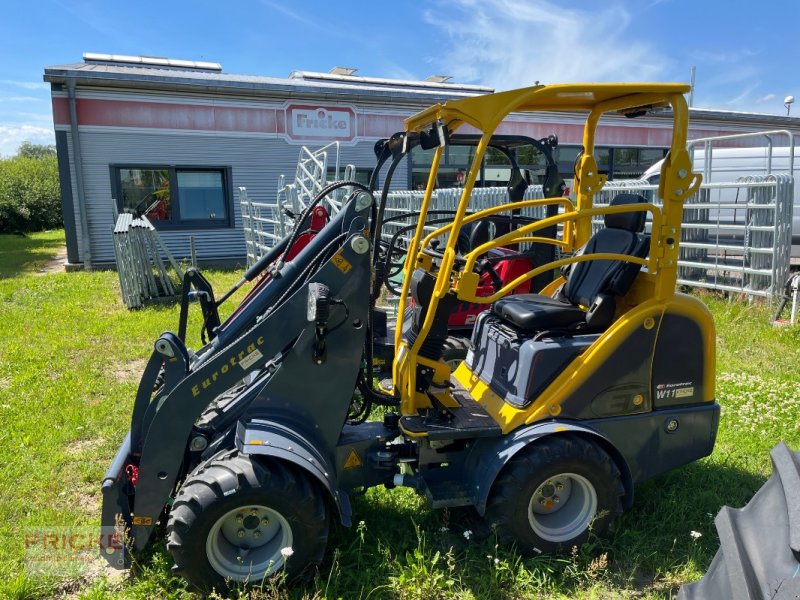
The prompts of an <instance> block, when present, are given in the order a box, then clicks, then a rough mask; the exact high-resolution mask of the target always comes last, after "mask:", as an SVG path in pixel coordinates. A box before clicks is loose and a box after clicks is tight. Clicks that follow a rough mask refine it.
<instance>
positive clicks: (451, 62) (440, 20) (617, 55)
mask: <svg viewBox="0 0 800 600" xmlns="http://www.w3.org/2000/svg"><path fill="white" fill-rule="evenodd" d="M440 7H441V11H437V9H432V10H428V11H426V12H425V19H426V21H427V22H428V23H430V24H431V25H433V26H435V27H439V28H440V29H442V30H443V31H444V33H445V34H446V35H447V37H448V44H447V47H446V49H445V51H444V52H443V53H442V55H441V56H440V57H438V58H437V59H435V60H434V63H435V64H436V65H437V67H439V68H440V69H441V71H442V72H445V73H448V74H451V75H453V76H454V78H455V80H456V81H463V82H467V81H469V82H480V83H484V84H487V85H490V86H492V87H494V88H495V89H497V90H501V89H510V88H515V87H522V86H528V85H533V83H534V82H535V81H540V82H541V83H561V82H576V81H634V80H639V81H647V80H650V81H652V80H658V79H659V78H661V77H662V76H663V74H664V73H665V71H666V67H667V60H666V59H665V58H664V57H663V56H661V54H660V53H659V52H658V51H656V49H655V47H654V46H653V45H651V44H649V43H647V42H645V41H641V40H643V39H646V36H645V35H642V36H638V37H640V38H641V39H640V40H637V39H636V37H637V36H634V32H632V31H628V30H627V28H628V26H629V25H630V23H631V19H632V17H631V14H630V13H629V12H628V11H627V10H625V8H624V7H622V6H619V5H617V6H615V5H611V6H608V7H606V8H594V9H592V10H591V12H590V11H582V10H578V9H568V8H565V7H564V5H562V4H555V3H552V2H549V1H547V0H444V1H443V2H441V3H440Z"/></svg>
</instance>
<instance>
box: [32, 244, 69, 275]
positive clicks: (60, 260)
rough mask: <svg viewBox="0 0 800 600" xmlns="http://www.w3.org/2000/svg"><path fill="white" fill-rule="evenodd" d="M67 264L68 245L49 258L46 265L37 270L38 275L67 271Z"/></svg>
mask: <svg viewBox="0 0 800 600" xmlns="http://www.w3.org/2000/svg"><path fill="white" fill-rule="evenodd" d="M66 266H67V247H66V246H64V247H63V248H60V249H59V251H58V252H57V253H56V255H55V256H54V257H53V258H51V259H50V260H48V261H47V262H46V263H45V264H44V266H43V267H42V268H41V269H39V270H38V271H36V273H37V275H49V274H52V273H65V272H66V270H67V269H66Z"/></svg>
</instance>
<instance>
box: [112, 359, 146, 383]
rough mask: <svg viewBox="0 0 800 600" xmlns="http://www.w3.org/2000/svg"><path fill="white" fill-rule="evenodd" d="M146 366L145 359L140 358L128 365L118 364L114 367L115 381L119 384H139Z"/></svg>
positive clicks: (127, 363)
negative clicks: (132, 382)
mask: <svg viewBox="0 0 800 600" xmlns="http://www.w3.org/2000/svg"><path fill="white" fill-rule="evenodd" d="M146 366H147V361H146V360H145V359H143V358H138V359H136V360H132V361H129V362H126V363H117V364H115V365H114V366H113V367H112V368H113V370H114V379H116V380H117V381H119V382H131V381H134V382H138V381H139V380H140V379H141V378H142V373H143V372H144V368H145V367H146Z"/></svg>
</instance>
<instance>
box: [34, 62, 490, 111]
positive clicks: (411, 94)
mask: <svg viewBox="0 0 800 600" xmlns="http://www.w3.org/2000/svg"><path fill="white" fill-rule="evenodd" d="M301 73H302V75H300V76H298V74H301ZM68 77H69V78H75V79H76V80H77V82H78V83H79V84H83V85H92V84H93V85H103V86H125V87H129V88H130V87H142V88H148V89H152V88H162V89H163V88H168V89H195V90H197V89H202V90H203V91H223V92H224V91H229V92H232V93H245V94H252V95H267V96H269V95H280V96H282V97H284V98H286V97H291V96H292V95H321V96H325V97H383V98H389V97H392V98H402V99H404V100H424V101H426V102H434V101H435V100H436V99H437V98H448V99H452V98H464V97H469V96H474V95H476V94H481V93H489V92H491V91H492V89H491V88H488V87H483V86H472V85H461V84H457V83H431V82H424V81H421V82H414V81H401V80H390V79H379V78H370V77H352V78H348V79H351V80H350V81H347V80H345V78H343V77H339V78H334V76H331V75H330V74H325V73H322V74H320V73H311V72H295V77H293V78H292V77H289V78H283V77H267V76H263V75H240V74H233V73H213V72H199V71H192V70H187V69H171V68H168V67H157V66H139V65H124V64H111V63H92V62H89V63H86V62H81V63H74V64H66V65H56V66H51V67H46V68H45V70H44V80H45V81H48V82H51V83H63V82H64V81H65V80H66V78H68Z"/></svg>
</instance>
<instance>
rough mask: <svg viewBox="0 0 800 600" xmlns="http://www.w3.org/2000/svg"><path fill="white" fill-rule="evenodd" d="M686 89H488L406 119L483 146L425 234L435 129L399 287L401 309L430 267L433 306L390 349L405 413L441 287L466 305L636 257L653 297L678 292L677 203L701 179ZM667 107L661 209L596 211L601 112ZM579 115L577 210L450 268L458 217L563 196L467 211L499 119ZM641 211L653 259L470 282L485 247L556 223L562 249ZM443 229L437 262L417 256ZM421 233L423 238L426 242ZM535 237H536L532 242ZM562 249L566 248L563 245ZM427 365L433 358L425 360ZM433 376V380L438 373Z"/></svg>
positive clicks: (435, 165) (411, 127) (410, 409)
mask: <svg viewBox="0 0 800 600" xmlns="http://www.w3.org/2000/svg"><path fill="white" fill-rule="evenodd" d="M689 91H690V86H689V85H687V84H683V83H576V84H559V85H547V86H544V85H539V86H533V87H528V88H522V89H518V90H510V91H507V92H499V93H495V94H486V95H483V96H475V97H472V98H465V99H460V100H452V101H448V102H445V103H444V104H434V105H433V106H431V107H430V108H427V109H425V110H423V111H421V112H419V113H417V114H415V115H413V116H412V117H409V118H408V119H406V121H405V128H406V131H407V132H416V133H427V132H429V131H431V130H438V131H439V132H444V130H446V132H444V133H445V134H449V133H452V132H455V131H456V130H457V129H458V128H459V127H461V126H462V125H470V126H472V127H474V128H476V129H478V130H479V131H480V132H481V134H482V137H481V140H480V143H479V144H478V146H477V149H476V152H475V155H474V157H473V163H472V167H471V168H470V171H469V173H468V174H467V178H466V181H465V182H464V189H463V191H462V195H461V199H460V201H459V204H458V207H457V210H456V213H455V215H454V218H453V222H452V224H451V225H448V226H445V227H442V228H440V229H438V230H437V231H436V232H434V233H433V234H430V235H428V236H425V235H424V223H425V219H426V215H427V211H428V207H429V205H430V201H431V198H432V195H433V190H434V188H435V186H436V174H437V172H438V169H439V163H440V161H441V158H442V149H443V145H444V143H445V141H446V140H445V136H444V135H443V134H442V133H440V134H439V141H440V142H441V144H442V145H440V147H439V148H438V149H437V150H436V152H435V154H434V157H433V161H432V164H431V172H430V176H429V179H428V186H427V189H426V191H425V196H424V198H423V200H422V206H421V210H420V217H419V220H418V222H417V227H416V231H415V233H414V237H413V239H412V241H411V244H410V246H409V249H408V254H407V258H406V263H405V268H404V282H403V290H402V293H401V297H400V306H399V311H400V314H403V311H404V310H405V306H406V297H407V295H408V293H409V282H410V279H411V273H412V272H413V270H414V269H415V268H418V267H421V268H424V269H425V270H427V271H429V272H431V271H434V270H435V271H438V272H436V284H435V288H434V294H433V297H432V299H431V305H430V306H429V307H428V311H427V314H426V317H425V322H424V323H423V325H422V328H421V331H420V334H419V336H418V337H417V339H416V340H415V341H414V342H413V343H411V344H409V343H407V342H406V340H404V339H403V337H402V335H401V332H400V328H398V329H397V331H396V332H395V348H396V349H397V354H396V360H395V364H394V370H393V375H394V382H395V386H396V387H397V389H398V390H399V391H400V393H401V397H402V400H403V402H402V407H403V411H402V412H403V413H404V414H413V413H414V412H416V409H417V408H418V407H419V406H420V404H421V403H423V404H424V403H425V402H426V400H425V399H424V398H418V394H417V393H416V392H415V379H416V376H415V370H416V369H415V365H417V364H423V365H426V366H429V367H436V368H437V369H438V367H437V366H436V365H435V364H433V363H430V361H427V360H426V359H424V358H422V357H420V356H419V355H418V352H419V349H420V347H421V345H422V343H423V342H424V339H425V337H426V336H427V334H428V332H429V330H430V327H431V325H432V322H433V313H434V311H435V309H436V306H437V305H438V303H439V300H441V299H442V298H443V297H444V295H445V294H446V293H448V292H449V291H451V290H452V291H454V292H455V293H456V294H457V296H458V298H459V299H460V300H462V301H468V302H481V303H483V302H493V301H494V300H496V299H497V297H498V296H501V295H504V294H505V293H508V291H507V289H506V288H513V287H514V286H516V285H519V284H520V283H521V282H522V280H523V279H530V278H531V276H532V275H535V274H537V273H539V272H543V271H544V270H546V269H553V268H555V267H557V266H561V264H569V263H570V262H577V261H580V260H588V259H589V258H593V259H598V260H599V259H605V260H627V261H629V262H631V261H633V262H640V263H642V264H645V265H646V267H647V273H648V276H649V277H650V279H651V283H652V297H653V298H656V299H659V300H662V301H663V300H665V299H666V298H668V297H670V296H672V295H673V294H674V292H675V282H676V279H677V267H678V265H677V263H678V240H679V238H680V228H681V219H682V214H683V202H684V199H685V198H687V197H689V196H690V195H691V194H693V193H694V191H695V190H696V189H697V188H698V187H699V185H700V177H699V176H698V175H695V174H694V173H692V163H691V160H690V158H689V155H688V153H687V151H686V135H687V129H688V120H689V110H688V107H687V104H686V99H685V98H684V94H687V93H688V92H689ZM666 107H671V109H672V117H673V126H672V142H671V144H670V150H669V154H668V155H667V158H666V159H665V160H664V165H663V167H662V170H661V178H660V181H659V190H658V196H659V197H660V198H661V199H662V202H663V205H662V206H661V207H656V206H655V205H652V204H648V205H640V207H639V208H638V209H637V208H632V207H626V208H622V207H607V208H602V209H593V207H592V197H593V196H594V195H595V194H596V193H597V192H599V191H600V190H601V189H602V188H603V186H604V185H605V183H606V176H605V175H602V174H600V173H599V172H598V167H597V162H596V161H595V158H594V145H595V131H596V129H597V123H598V121H599V119H600V117H601V116H602V115H603V114H605V113H612V112H613V113H618V114H624V115H627V116H631V117H634V116H639V115H642V114H645V113H647V112H649V111H651V110H654V109H659V108H666ZM570 111H575V112H584V113H588V114H587V116H586V121H585V124H584V131H583V143H582V144H583V153H582V155H581V156H580V159H579V161H578V163H577V164H576V168H575V180H574V183H573V191H574V192H575V195H576V202H575V205H574V207H572V206H570V207H568V208H569V210H567V211H566V212H565V213H563V214H562V215H560V216H558V217H549V218H546V219H543V220H541V221H539V222H538V223H536V224H532V225H528V226H524V227H522V228H519V229H518V230H517V231H516V232H512V233H510V234H507V235H504V236H502V237H501V238H499V239H497V240H494V242H490V243H487V244H484V245H482V246H481V247H480V248H478V249H476V250H473V251H472V252H471V253H470V254H468V255H467V256H466V257H464V258H466V259H467V260H466V264H467V268H465V269H463V270H461V271H460V272H459V270H458V269H455V268H454V267H455V258H456V249H455V246H456V239H457V236H458V232H459V231H460V230H461V228H462V226H463V225H464V224H465V223H468V222H471V221H475V220H477V219H480V218H482V217H484V216H488V215H489V214H490V213H495V212H498V211H499V210H512V209H513V208H523V207H526V206H529V205H530V206H533V205H535V204H540V203H547V202H550V203H553V202H563V201H564V200H565V199H563V198H561V199H544V200H538V201H525V202H522V203H515V204H514V205H513V206H512V205H503V208H501V207H495V208H492V209H487V210H485V211H480V212H478V213H475V214H474V215H472V216H471V217H466V211H467V207H468V204H469V200H470V196H471V193H472V189H473V187H474V185H475V182H476V178H477V176H478V172H479V170H480V169H479V167H480V164H481V162H482V161H483V157H484V154H485V152H486V149H487V147H488V146H489V142H490V140H491V137H492V135H493V134H494V131H495V130H496V129H497V127H498V125H500V123H501V122H502V121H503V120H504V119H505V118H506V117H507V116H508V115H509V114H511V113H515V112H570ZM643 209H646V210H648V211H649V212H651V213H652V215H653V221H652V236H651V248H650V253H649V254H650V258H649V259H647V260H642V259H633V258H631V257H624V256H616V255H614V256H611V255H608V256H606V255H603V256H594V257H573V258H568V259H563V260H561V261H556V263H551V264H550V265H545V266H539V267H538V268H537V269H536V270H535V271H533V272H531V273H529V274H528V275H526V276H524V277H522V278H519V279H518V280H515V281H514V282H512V284H510V285H508V286H506V288H504V289H503V290H501V291H500V292H498V293H497V294H495V295H493V296H490V297H486V298H478V297H476V295H475V288H476V286H477V283H478V276H477V275H476V274H475V273H474V272H470V270H471V268H472V267H473V266H474V264H475V259H476V258H477V256H478V255H479V254H480V253H483V252H486V251H488V249H489V248H490V247H492V246H495V245H497V244H498V243H514V242H520V241H523V239H525V236H528V237H530V236H531V235H535V231H537V230H541V229H543V228H544V227H547V226H551V225H555V224H557V223H562V224H563V226H564V240H563V241H561V242H556V243H558V244H559V245H560V246H562V250H566V251H567V252H569V251H571V250H574V249H576V248H578V247H580V246H582V245H583V244H585V243H586V242H587V241H588V239H589V237H590V234H591V220H592V218H593V217H596V216H601V215H603V214H607V213H610V212H622V211H626V212H627V211H631V210H643ZM442 233H448V234H449V236H448V240H447V244H446V246H445V248H444V249H443V251H442V252H441V261H440V264H439V265H438V268H435V267H434V264H433V263H432V261H431V260H430V257H429V256H428V257H426V256H425V255H424V253H423V252H422V250H423V248H424V247H425V246H426V244H427V243H428V242H429V241H430V240H431V238H432V237H433V236H438V235H441V234H442ZM423 238H424V239H423ZM535 239H536V241H540V240H539V238H535ZM565 246H568V247H565ZM428 363H430V364H428ZM448 373H449V369H444V371H443V372H442V374H441V376H442V377H445V376H446V375H447V374H448ZM438 375H439V374H438V372H437V376H438Z"/></svg>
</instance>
